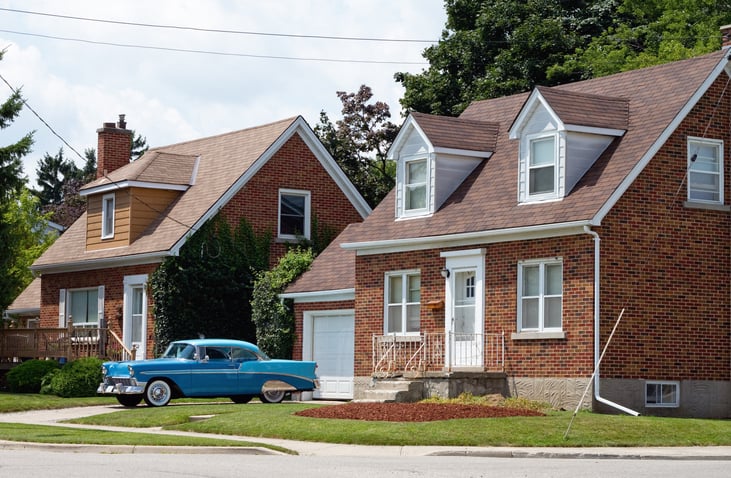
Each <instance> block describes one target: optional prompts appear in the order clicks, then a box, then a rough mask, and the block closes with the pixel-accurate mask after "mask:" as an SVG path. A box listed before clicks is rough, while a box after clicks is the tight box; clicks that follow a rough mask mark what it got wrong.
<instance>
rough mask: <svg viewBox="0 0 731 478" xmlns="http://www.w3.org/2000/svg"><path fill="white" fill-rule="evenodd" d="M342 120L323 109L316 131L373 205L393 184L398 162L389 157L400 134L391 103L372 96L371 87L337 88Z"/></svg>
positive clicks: (372, 205) (379, 200)
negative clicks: (332, 119)
mask: <svg viewBox="0 0 731 478" xmlns="http://www.w3.org/2000/svg"><path fill="white" fill-rule="evenodd" d="M336 94H337V95H338V98H340V101H341V103H342V104H343V108H342V110H341V113H342V119H340V120H338V121H336V122H335V124H333V123H332V121H331V120H330V118H329V117H328V116H327V113H325V112H324V111H322V112H320V123H319V124H318V125H317V126H315V133H316V134H317V136H318V137H319V138H320V141H322V143H323V144H324V145H325V147H326V148H327V150H328V151H329V152H330V154H331V155H332V156H333V158H334V159H335V161H336V162H337V163H338V164H339V165H340V167H341V168H342V169H343V171H344V172H345V174H346V175H347V176H348V178H349V179H350V181H351V182H352V183H353V184H354V185H355V187H356V188H357V189H358V191H359V192H360V193H361V195H362V196H363V197H364V198H365V200H366V201H367V202H368V204H369V205H370V206H371V207H374V206H376V205H377V204H378V203H379V202H381V199H383V197H384V196H385V195H386V194H388V192H389V191H390V190H391V189H392V188H393V186H394V178H395V173H396V169H395V164H392V162H391V161H388V160H387V159H386V153H387V152H388V148H389V147H390V146H391V143H393V140H394V139H395V138H396V134H397V133H398V127H397V126H396V125H395V124H393V123H392V122H391V121H389V118H391V112H390V109H389V106H388V105H387V104H386V103H384V102H382V101H376V102H373V103H369V102H370V101H371V99H372V98H373V92H372V91H371V88H370V87H368V86H366V85H361V87H360V89H359V90H358V92H357V93H346V92H344V91H338V92H337V93H336Z"/></svg>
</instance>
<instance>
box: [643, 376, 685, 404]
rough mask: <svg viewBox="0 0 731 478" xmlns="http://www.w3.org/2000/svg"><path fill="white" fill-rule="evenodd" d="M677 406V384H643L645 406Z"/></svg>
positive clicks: (678, 389)
mask: <svg viewBox="0 0 731 478" xmlns="http://www.w3.org/2000/svg"><path fill="white" fill-rule="evenodd" d="M679 405H680V384H679V383H678V382H645V406H647V407H667V408H675V407H678V406H679Z"/></svg>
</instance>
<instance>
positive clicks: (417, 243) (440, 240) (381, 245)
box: [340, 221, 592, 256]
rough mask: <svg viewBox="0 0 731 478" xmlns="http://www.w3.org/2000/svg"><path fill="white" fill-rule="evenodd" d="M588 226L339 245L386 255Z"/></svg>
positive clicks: (581, 229) (580, 230)
mask: <svg viewBox="0 0 731 478" xmlns="http://www.w3.org/2000/svg"><path fill="white" fill-rule="evenodd" d="M591 225H592V223H591V221H573V222H563V223H557V224H541V225H538V226H525V227H515V228H508V229H496V230H490V231H475V232H465V233H461V234H445V235H441V236H429V237H412V238H406V239H392V240H385V241H372V242H349V243H345V244H341V246H340V247H342V248H343V249H348V250H354V251H356V254H357V255H359V256H366V255H371V254H389V253H394V252H408V251H419V250H425V249H436V248H440V247H465V246H470V245H476V244H492V243H498V242H512V241H525V240H531V239H544V238H549V237H561V236H573V235H578V234H585V232H584V226H591Z"/></svg>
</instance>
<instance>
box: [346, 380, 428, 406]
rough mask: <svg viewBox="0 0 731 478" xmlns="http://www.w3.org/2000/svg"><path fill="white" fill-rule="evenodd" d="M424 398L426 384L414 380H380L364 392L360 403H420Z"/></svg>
mask: <svg viewBox="0 0 731 478" xmlns="http://www.w3.org/2000/svg"><path fill="white" fill-rule="evenodd" d="M422 398H424V384H423V383H422V382H421V381H412V380H378V381H376V382H375V384H374V385H373V387H371V388H368V389H366V390H365V391H364V395H363V398H361V399H359V400H356V401H358V402H418V401H419V400H421V399H422Z"/></svg>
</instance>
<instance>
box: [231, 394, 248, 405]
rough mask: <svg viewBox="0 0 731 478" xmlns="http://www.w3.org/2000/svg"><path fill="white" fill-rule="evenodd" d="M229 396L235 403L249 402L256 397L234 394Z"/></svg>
mask: <svg viewBox="0 0 731 478" xmlns="http://www.w3.org/2000/svg"><path fill="white" fill-rule="evenodd" d="M229 398H231V401H232V402H234V403H249V402H250V401H251V399H252V398H254V397H252V396H251V395H233V396H232V397H229Z"/></svg>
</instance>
